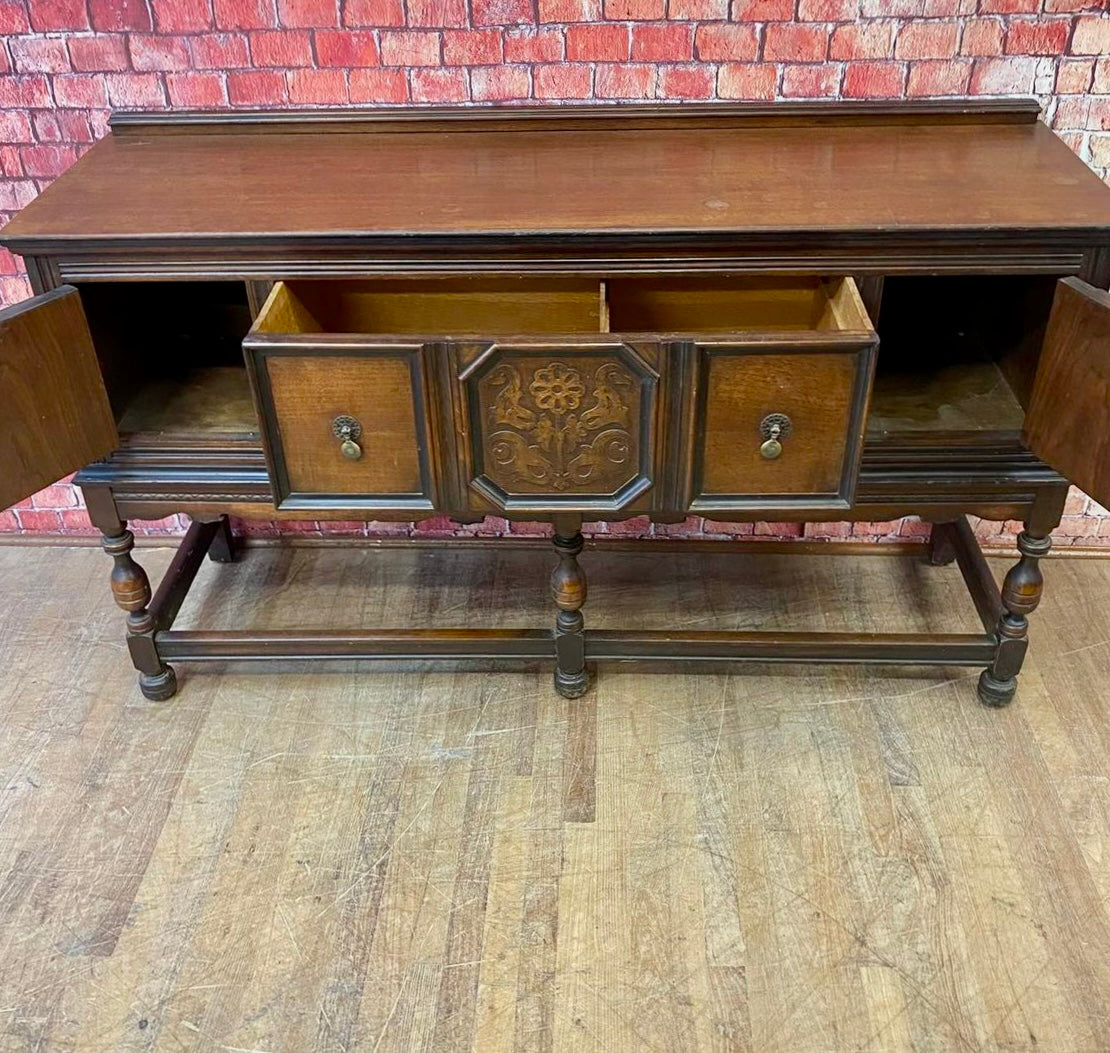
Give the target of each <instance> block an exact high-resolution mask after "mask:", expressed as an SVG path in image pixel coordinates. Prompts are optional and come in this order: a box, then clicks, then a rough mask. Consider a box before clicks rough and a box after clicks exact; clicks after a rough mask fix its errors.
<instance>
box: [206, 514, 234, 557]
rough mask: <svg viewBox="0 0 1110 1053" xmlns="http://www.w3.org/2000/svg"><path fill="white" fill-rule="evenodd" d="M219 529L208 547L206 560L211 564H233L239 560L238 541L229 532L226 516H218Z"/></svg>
mask: <svg viewBox="0 0 1110 1053" xmlns="http://www.w3.org/2000/svg"><path fill="white" fill-rule="evenodd" d="M219 522H220V529H219V530H217V531H216V533H215V535H214V536H213V538H212V541H211V543H210V544H209V546H208V558H209V559H210V560H212V562H213V563H234V562H235V561H236V560H237V559H238V558H239V548H240V540H239V538H237V537H236V536H235V535H234V534H233V533H232V532H231V523H230V521H229V520H228V518H227V516H220V520H219Z"/></svg>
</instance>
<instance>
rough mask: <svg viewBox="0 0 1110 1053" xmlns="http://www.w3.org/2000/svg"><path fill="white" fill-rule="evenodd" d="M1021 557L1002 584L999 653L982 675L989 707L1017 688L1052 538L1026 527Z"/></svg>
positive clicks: (982, 694)
mask: <svg viewBox="0 0 1110 1053" xmlns="http://www.w3.org/2000/svg"><path fill="white" fill-rule="evenodd" d="M1017 544H1018V551H1019V552H1020V553H1021V558H1020V559H1019V560H1018V561H1017V563H1015V564H1014V565H1013V566H1012V567H1011V568H1010V570H1009V572H1008V573H1007V574H1006V578H1005V580H1004V581H1003V583H1002V606H1003V611H1002V616H1001V617H1000V618H999V619H998V626H997V627H996V629H995V632H996V633H997V635H998V653H997V654H996V655H995V659H994V662H992V663H991V666H990V668H989V669H984V670H983V673H982V675H981V676H980V677H979V701H980V702H982V703H983V704H984V705H987V706H1005V705H1007V704H1008V703H1009V702H1010V701H1011V700H1012V699H1013V697H1014V693H1015V692H1016V691H1017V675H1018V673H1019V672H1020V671H1021V664H1022V662H1023V661H1024V660H1025V652H1026V650H1027V649H1028V647H1029V639H1028V636H1029V618H1028V616H1029V615H1030V614H1032V612H1033V611H1034V610H1036V609H1037V604H1039V603H1040V602H1041V593H1042V592H1043V590H1044V576H1043V575H1042V574H1041V568H1040V560H1041V558H1042V557H1043V556H1047V555H1048V551H1049V549H1050V548H1051V547H1052V540H1051V538H1049V537H1048V536H1047V535H1046V536H1044V537H1037V536H1036V535H1034V534H1032V533H1030V531H1029V529H1028V524H1026V529H1025V530H1023V531H1022V532H1021V533H1020V534H1019V535H1018V541H1017Z"/></svg>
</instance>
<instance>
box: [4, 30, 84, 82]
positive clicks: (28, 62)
mask: <svg viewBox="0 0 1110 1053" xmlns="http://www.w3.org/2000/svg"><path fill="white" fill-rule="evenodd" d="M9 47H10V48H11V55H12V62H13V63H14V64H15V69H16V71H17V72H19V73H68V72H70V70H71V69H72V67H71V66H70V62H69V52H68V51H67V50H66V42H65V41H64V40H61V39H59V38H58V37H15V38H14V39H12V41H11V42H10V44H9Z"/></svg>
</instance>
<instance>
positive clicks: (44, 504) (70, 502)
mask: <svg viewBox="0 0 1110 1053" xmlns="http://www.w3.org/2000/svg"><path fill="white" fill-rule="evenodd" d="M77 504H78V501H77V492H76V491H75V490H74V489H73V485H72V484H71V483H53V484H52V485H50V486H47V487H44V488H43V489H41V490H40V491H39V492H38V493H37V494H35V495H33V496H32V498H31V507H32V508H42V509H49V510H51V511H54V512H60V511H61V510H62V509H63V508H76V507H77Z"/></svg>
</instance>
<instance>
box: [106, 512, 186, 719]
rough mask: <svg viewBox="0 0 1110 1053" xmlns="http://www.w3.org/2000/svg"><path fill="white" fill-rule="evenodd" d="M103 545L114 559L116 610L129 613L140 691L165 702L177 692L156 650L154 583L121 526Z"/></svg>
mask: <svg viewBox="0 0 1110 1053" xmlns="http://www.w3.org/2000/svg"><path fill="white" fill-rule="evenodd" d="M101 545H102V547H103V549H104V551H105V552H107V553H108V555H109V556H111V557H112V561H113V566H112V579H111V581H112V596H113V597H114V598H115V601H116V606H118V607H120V608H122V609H123V610H125V611H127V647H128V650H129V651H130V652H131V661H132V662H133V663H134V664H135V668H136V669H138V670H139V690H140V691H142V693H143V695H144V696H145V697H146V698H149V699H150V700H151V701H152V702H164V701H166V699H168V698H172V697H173V694H174V692H175V691H176V690H177V677H176V676H175V675H174V671H173V667H172V666H168V665H166V663H165V662H163V661H162V659H161V658H159V657H158V650H157V648H156V647H155V646H154V617H153V615H152V614H151V613H150V611H149V610H148V609H147V608H148V606H149V604H150V596H151V593H150V580H149V579H148V578H147V576H146V571H145V570H143V568H142V567H140V566H139V564H138V563H136V562H135V560H134V559H132V558H131V550H132V549H133V548H134V547H135V535H134V534H132V533H131V531H130V530H128V529H127V524H126V523H124V522H122V521H121V522H120V523H119V533H112V534H105V535H104V538H103V540H102V541H101Z"/></svg>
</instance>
